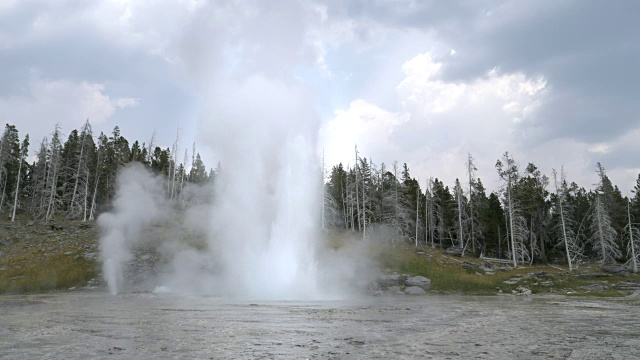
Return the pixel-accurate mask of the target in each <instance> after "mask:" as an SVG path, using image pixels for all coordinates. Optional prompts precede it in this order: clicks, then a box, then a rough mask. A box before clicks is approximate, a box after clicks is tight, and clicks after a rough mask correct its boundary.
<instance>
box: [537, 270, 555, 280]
mask: <svg viewBox="0 0 640 360" xmlns="http://www.w3.org/2000/svg"><path fill="white" fill-rule="evenodd" d="M533 275H534V276H535V277H537V278H538V279H548V278H552V277H553V275H552V274H549V273H547V272H544V271H541V272H538V273H534V274H533Z"/></svg>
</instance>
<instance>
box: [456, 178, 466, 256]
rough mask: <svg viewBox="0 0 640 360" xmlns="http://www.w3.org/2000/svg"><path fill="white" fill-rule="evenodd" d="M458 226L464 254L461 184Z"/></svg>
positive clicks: (459, 188) (459, 189)
mask: <svg viewBox="0 0 640 360" xmlns="http://www.w3.org/2000/svg"><path fill="white" fill-rule="evenodd" d="M456 181H457V179H456ZM457 190H458V227H459V228H460V234H459V236H460V248H461V249H463V250H462V251H463V254H464V238H463V237H462V236H463V233H462V194H460V192H461V190H462V188H461V187H460V186H458V189H457Z"/></svg>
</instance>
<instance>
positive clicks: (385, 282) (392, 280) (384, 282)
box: [378, 274, 402, 287]
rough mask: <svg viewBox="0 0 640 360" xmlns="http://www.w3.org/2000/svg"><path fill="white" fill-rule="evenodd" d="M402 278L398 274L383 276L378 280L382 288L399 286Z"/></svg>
mask: <svg viewBox="0 0 640 360" xmlns="http://www.w3.org/2000/svg"><path fill="white" fill-rule="evenodd" d="M400 279H402V277H401V276H400V275H398V274H383V275H381V276H380V277H379V278H378V284H379V285H380V286H382V287H390V286H399V285H400Z"/></svg>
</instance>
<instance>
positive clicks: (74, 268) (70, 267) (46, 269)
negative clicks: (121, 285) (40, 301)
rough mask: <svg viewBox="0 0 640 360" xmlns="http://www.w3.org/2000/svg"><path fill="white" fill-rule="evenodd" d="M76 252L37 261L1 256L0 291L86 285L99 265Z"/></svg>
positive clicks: (37, 289)
mask: <svg viewBox="0 0 640 360" xmlns="http://www.w3.org/2000/svg"><path fill="white" fill-rule="evenodd" d="M75 255H77V254H75V253H74V254H71V255H64V254H57V255H52V256H46V257H43V260H42V261H38V262H35V261H33V259H30V256H22V257H12V258H10V259H2V260H1V261H0V268H2V267H6V268H7V269H6V270H4V271H0V293H3V294H15V293H35V292H43V291H47V290H55V289H68V288H69V287H73V286H84V285H85V284H86V282H87V281H88V280H90V279H92V278H94V277H95V276H96V264H95V261H93V260H85V259H84V258H83V257H82V256H79V257H78V258H77V259H76V258H75Z"/></svg>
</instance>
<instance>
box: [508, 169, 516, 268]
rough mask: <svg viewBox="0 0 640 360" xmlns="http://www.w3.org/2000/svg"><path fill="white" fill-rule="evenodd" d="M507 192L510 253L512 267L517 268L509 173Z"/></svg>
mask: <svg viewBox="0 0 640 360" xmlns="http://www.w3.org/2000/svg"><path fill="white" fill-rule="evenodd" d="M507 188H508V189H507V194H508V196H507V197H508V198H509V199H508V201H509V227H510V228H511V229H510V232H511V255H512V256H513V267H514V268H517V267H518V260H517V259H516V246H515V245H516V243H515V237H514V234H513V201H512V199H511V175H509V183H508V184H507Z"/></svg>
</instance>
